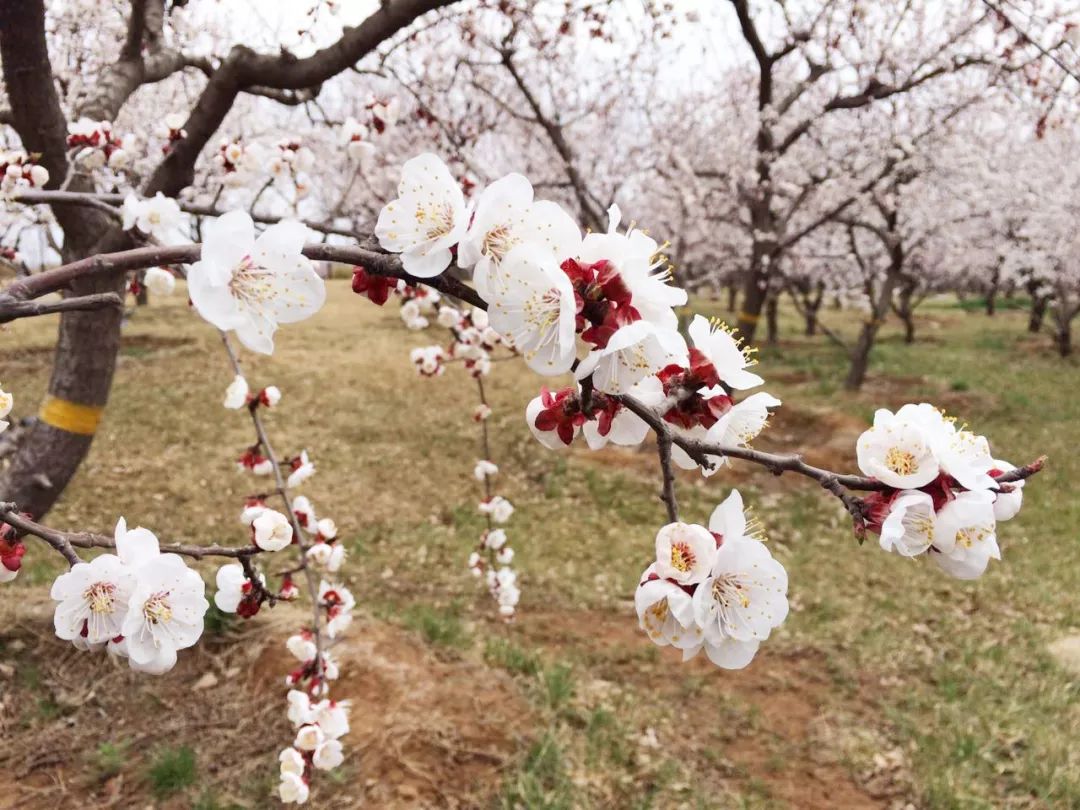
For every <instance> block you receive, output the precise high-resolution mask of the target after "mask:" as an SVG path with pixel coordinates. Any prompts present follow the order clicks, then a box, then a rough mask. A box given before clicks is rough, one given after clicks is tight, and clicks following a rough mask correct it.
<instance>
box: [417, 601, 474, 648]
mask: <svg viewBox="0 0 1080 810" xmlns="http://www.w3.org/2000/svg"><path fill="white" fill-rule="evenodd" d="M405 626H406V627H409V628H411V629H412V630H416V631H417V632H419V633H420V635H422V636H423V637H424V640H425V641H426V642H427V643H428V644H432V645H435V646H437V647H456V648H461V647H464V646H466V644H467V643H468V634H467V632H466V631H465V627H464V625H463V624H462V622H461V615H460V608H459V607H456V606H452V607H449V608H442V609H440V608H437V607H432V606H430V605H424V604H417V605H413V606H412V607H410V608H409V609H408V610H407V611H406V613H405Z"/></svg>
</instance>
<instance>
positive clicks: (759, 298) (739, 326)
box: [736, 245, 769, 346]
mask: <svg viewBox="0 0 1080 810" xmlns="http://www.w3.org/2000/svg"><path fill="white" fill-rule="evenodd" d="M768 295H769V278H768V276H767V275H766V273H765V272H764V270H763V269H762V265H761V256H760V255H759V253H758V247H757V245H755V246H754V253H753V255H752V256H751V260H750V270H749V272H747V274H746V281H745V282H744V283H743V300H742V309H740V310H739V316H738V320H737V321H736V332H737V333H738V336H739V337H741V338H742V339H743V342H744V344H745V345H747V346H749V345H751V344H753V342H754V335H755V334H757V325H758V321H760V320H761V311H762V310H763V309H764V308H765V299H766V298H768Z"/></svg>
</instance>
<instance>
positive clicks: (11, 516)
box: [0, 503, 262, 565]
mask: <svg viewBox="0 0 1080 810" xmlns="http://www.w3.org/2000/svg"><path fill="white" fill-rule="evenodd" d="M0 522H3V523H7V524H8V525H9V526H12V527H14V528H15V529H16V530H17V531H19V532H20V533H22V534H29V535H31V536H33V537H37V538H38V539H39V540H44V541H45V542H46V543H48V544H49V545H50V546H52V547H53V548H55V549H56V550H57V551H59V552H60V553H61V554H62V555H63V556H64V559H66V560H67V561H68V563H69V564H71V565H75V564H76V563H80V562H82V559H81V558H80V557H79V556H78V554H76V552H75V549H76V548H85V549H91V548H101V549H112V550H115V549H116V541H115V540H114V539H113V538H112V537H109V536H107V535H104V534H95V533H93V532H64V531H60V530H58V529H52V528H50V527H48V526H44V525H42V524H40V523H38V522H36V521H34V520H31V519H29V518H27V517H24V516H23V515H22V514H20V512H19V507H18V505H17V504H14V503H0ZM161 551H162V553H164V554H180V555H182V556H184V557H192V558H194V559H203V558H204V557H230V558H232V559H239V560H243V559H244V558H247V557H252V556H254V555H255V554H260V553H262V549H260V548H258V547H257V546H240V547H231V546H186V545H181V544H179V543H172V544H169V543H166V544H163V545H162V546H161Z"/></svg>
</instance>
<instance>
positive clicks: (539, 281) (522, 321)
mask: <svg viewBox="0 0 1080 810" xmlns="http://www.w3.org/2000/svg"><path fill="white" fill-rule="evenodd" d="M500 267H501V272H502V273H503V274H504V280H505V284H499V285H495V286H493V287H492V288H491V290H490V291H489V293H490V296H491V298H490V300H489V303H490V308H489V309H488V319H489V321H490V324H491V328H492V329H494V330H495V331H496V332H498V333H499V334H500V335H501V336H502V337H504V338H506V339H508V340H509V341H510V342H511V344H512V345H513V346H514V348H516V349H517V350H518V351H519V352H521V354H522V355H523V356H524V358H525V362H526V364H527V365H528V366H529V368H531V369H532V370H533V371H535V372H536V373H537V374H543V375H546V376H552V375H556V374H563V373H565V372H566V371H568V370H569V369H570V366H571V365H572V364H573V362H574V356H575V349H576V345H575V339H574V335H575V328H576V304H575V301H574V288H573V286H572V285H571V283H570V279H569V278H568V277H567V275H566V273H564V272H563V271H562V269H561V268H560V267H559V265H558V262H557V261H556V260H555V257H554V256H553V255H552V254H551V253H550V252H549V251H547V250H546V249H544V248H541V247H539V246H537V245H534V244H525V245H519V246H518V247H515V248H514V249H513V250H511V251H510V253H509V254H507V256H506V257H505V258H504V259H503V260H502V263H501V265H500Z"/></svg>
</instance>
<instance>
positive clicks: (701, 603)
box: [375, 154, 1020, 668]
mask: <svg viewBox="0 0 1080 810" xmlns="http://www.w3.org/2000/svg"><path fill="white" fill-rule="evenodd" d="M608 213H609V224H608V229H607V232H605V233H588V234H586V235H584V236H583V235H582V233H581V230H580V229H579V228H578V226H577V224H576V223H575V222H574V221H573V220H572V219H571V217H570V216H569V215H568V214H567V213H566V212H565V211H564V210H563V209H562V208H560V207H559V206H558V205H556V204H555V203H551V202H546V201H537V200H535V199H534V197H533V189H532V186H531V185H530V184H529V182H528V180H527V179H526V178H524V177H522V176H521V175H517V174H511V175H507V176H506V177H503V178H501V179H499V180H496V181H495V182H493V183H492V184H491V185H490V186H488V187H487V188H486V189H484V190H483V191H482V192H481V193H480V195H479V196H478V197H477V199H476V201H475V204H467V203H466V196H465V194H464V193H463V191H462V188H461V186H460V185H459V184H458V183H457V182H455V180H454V178H453V177H452V176H451V174H450V171H449V169H447V167H446V166H445V165H444V164H443V163H442V161H440V160H439V159H438V158H437V157H436V156H434V155H431V154H424V155H420V156H419V157H416V158H414V159H412V160H410V161H408V162H407V163H406V164H405V166H404V167H403V170H402V177H401V182H400V183H399V186H398V197H397V199H395V200H393V201H391V202H390V203H388V204H387V205H386V206H385V207H384V208H383V210H382V212H381V213H380V216H379V221H378V224H377V225H376V229H375V233H376V236H377V237H378V238H379V241H380V243H381V245H382V246H383V247H384V248H385V249H387V250H389V251H391V252H395V253H400V254H401V261H402V264H403V266H404V268H405V270H406V271H407V272H409V273H411V274H412V275H414V276H417V277H419V278H431V277H434V276H436V275H439V274H440V273H442V272H443V271H445V270H446V268H447V267H448V266H449V265H450V264H451V263H452V262H454V261H455V260H456V263H457V265H458V266H459V267H460V268H462V269H464V270H471V272H472V281H473V285H474V287H475V289H476V291H477V293H478V294H479V295H480V296H481V297H482V298H483V299H484V301H485V302H486V303H487V305H488V316H489V317H488V325H489V327H490V328H491V329H492V330H493V331H494V332H496V333H497V334H499V335H501V336H502V340H503V342H504V343H505V344H506V345H509V346H512V347H513V348H514V349H515V350H516V351H517V352H518V353H520V354H521V355H522V357H523V358H524V360H525V362H526V363H527V364H528V366H529V367H530V368H531V369H532V370H533V371H535V372H537V373H539V374H541V375H544V376H557V375H562V374H566V373H569V372H572V373H573V375H574V378H575V382H574V385H572V386H571V387H567V388H563V389H561V390H555V391H552V390H548V389H547V388H543V389H542V390H541V392H540V395H539V396H538V397H536V398H535V399H533V400H532V401H531V402H530V403H529V404H528V405H527V407H526V409H525V416H526V421H527V423H528V426H529V429H530V430H531V431H532V433H533V435H534V436H535V437H536V438H537V439H538V440H539V441H540V442H541V443H542V444H543V445H545V446H546V447H549V448H559V447H565V446H567V445H569V444H571V443H572V442H573V440H574V438H575V437H576V436H577V435H578V434H579V433H582V432H583V433H584V434H585V439H586V443H587V444H588V445H589V447H590V448H593V449H596V448H599V447H602V446H604V445H605V444H607V443H608V442H612V443H614V444H620V445H637V444H640V443H641V442H643V441H644V440H645V439H646V437H647V436H648V434H649V432H650V426H651V425H650V421H649V420H651V421H652V424H653V425H656V424H662V425H663V428H662V429H663V433H664V438H665V441H666V443H667V444H666V448H667V450H666V451H665V446H663V445H662V446H661V448H660V450H661V463H662V464H664V465H667V464H670V463H674V464H676V465H678V466H680V467H683V468H685V469H701V471H702V472H703V473H704V474H706V475H710V474H712V473H714V472H715V471H716V470H717V469H719V468H720V467H721V466H722V465H723V464H724V463H725V462H726V460H727V458H728V455H729V454H730V453H736V452H738V453H739V454H745V453H749V452H751V451H750V449H749V448H750V443H751V442H752V441H753V440H754V439H755V438H756V437H757V436H758V435H759V434H760V433H761V431H762V430H763V429H764V428H765V427H766V425H767V424H768V421H769V418H770V413H771V409H773V408H776V407H777V406H779V405H780V404H781V403H780V400H779V399H777V398H776V397H774V396H772V395H771V394H768V393H765V392H756V393H753V394H750V395H748V396H745V397H743V398H741V399H740V400H738V401H736V399H735V397H734V394H735V392H737V391H746V390H748V389H753V388H756V387H758V386H760V385H762V384H763V382H764V381H763V380H762V378H761V377H759V376H758V375H757V374H755V373H753V372H752V371H751V370H750V368H751V367H752V366H753V365H754V364H755V362H756V361H755V360H754V359H753V350H752V349H750V348H748V347H746V346H744V345H743V344H742V342H741V340H739V339H737V338H736V337H735V335H734V334H733V333H732V330H730V329H729V328H728V327H726V326H725V325H724V324H722V323H718V322H710V321H709V320H707V319H706V318H704V317H702V316H700V315H696V316H694V317H693V318H692V320H691V321H690V323H689V325H688V327H687V328H686V332H685V336H684V334H683V333H681V332H680V331H679V318H678V315H677V314H676V312H675V308H676V307H679V306H682V305H684V304H686V303H687V295H686V292H685V291H684V290H682V289H679V288H678V287H676V286H674V285H672V284H671V283H670V281H671V272H670V269H669V268H668V266H667V261H666V258H665V257H664V255H663V253H662V250H663V246H661V245H659V244H658V243H657V242H656V241H655V240H654V239H652V238H651V237H650V236H649V235H648V234H646V233H645V232H643V231H641V230H639V229H636V228H635V227H634V226H633V225H631V226H630V227H629V228H627V229H626V230H625V231H620V230H619V223H620V219H621V214H620V211H619V209H618V207H617V206H612V207H611V209H610V210H609V212H608ZM421 317H423V312H422V310H420V309H419V307H418V308H417V311H416V312H413V313H409V315H408V317H406V322H407V323H408V322H410V321H415V322H417V323H416V325H417V326H418V327H421V326H423V325H426V324H421V323H419V322H418V319H419V318H421ZM413 361H414V363H415V364H416V365H417V368H418V371H419V372H420V373H421V374H423V375H425V376H437V375H438V374H441V373H442V365H443V364H444V363H445V362H446V361H447V354H446V352H444V351H443V350H442V349H441V347H428V348H425V349H418V350H416V351H414V355H413ZM485 404H486V403H485ZM646 415H647V416H649V420H647V419H646V418H644V416H646ZM478 418H479V419H483V418H484V414H483V412H478ZM657 432H658V433H659V432H660V429H659V428H658V429H657ZM665 452H669V453H670V457H669V458H665ZM858 456H859V464H860V467H861V468H862V470H863V472H864V473H865V474H866V475H867V476H870V477H871V478H872V479H874V483H880V484H881V485H883V486H884V489H883V490H882V491H876V492H874V493H873V494H872V495H871V496H869V497H867V498H866V499H865V500H863V501H859V504H860V505H859V506H858V507H857V508H858V509H860V510H863V511H865V512H867V513H868V514H869V516H870V517H869V520H868V521H867V527H868V528H870V529H871V530H874V531H879V532H880V533H881V543H882V546H883V547H884V548H886V549H888V550H895V551H897V552H899V553H901V554H904V555H906V556H915V555H917V554H921V553H924V552H926V553H929V554H931V556H933V557H934V559H935V560H936V561H937V563H938V565H940V566H941V567H942V568H943V569H945V570H946V571H948V572H949V573H952V574H954V575H955V576H959V577H966V578H971V577H974V576H978V575H979V574H981V573H982V571H983V570H985V568H986V563H987V561H988V560H989V559H990V558H991V557H997V556H998V548H997V543H996V538H995V534H994V531H995V523H994V521H995V519H1005V518H1006V517H1009V516H1011V515H1012V514H1014V513H1015V511H1016V510H1017V509H1018V508H1019V499H1020V493H1019V485H1012V484H1004V485H1001V486H999V484H998V483H997V482H996V480H995V478H996V477H999V476H1000V475H1001V474H1002V473H1003V472H1005V471H1007V470H1009V469H1011V466H1010V465H1008V464H1006V463H1004V462H999V461H994V460H993V459H992V457H991V456H990V453H989V448H988V445H987V442H986V440H985V439H984V438H982V437H979V436H975V435H974V434H972V433H970V432H969V431H966V430H963V429H957V428H956V427H955V426H954V425H953V424H952V422H951V421H949V420H947V419H945V418H944V417H942V415H941V414H940V413H938V412H937V411H936V410H934V409H933V408H932V407H931V406H929V405H921V406H907V407H906V408H904V409H901V411H900V412H899V413H898V414H896V415H895V416H894V415H893V414H891V413H889V412H888V411H880V412H879V413H878V416H877V418H876V420H875V424H874V427H873V428H871V430H869V431H867V433H866V434H864V435H863V436H862V437H861V438H860V440H859V444H858ZM665 500H667V498H666V497H665ZM492 502H494V499H492ZM667 502H668V506H669V514H670V515H671V517H672V519H673V522H672V523H670V524H669V525H668V526H666V527H664V528H663V529H662V530H661V531H660V533H659V535H658V537H657V555H658V557H657V562H656V563H655V564H654V565H653V566H650V568H649V569H648V570H647V571H646V573H645V575H644V577H643V579H642V583H641V586H640V588H639V589H638V593H637V602H638V613H639V617H640V619H641V624H642V627H643V628H644V629H645V630H646V631H647V632H648V633H649V635H650V637H651V638H653V640H654V641H656V642H657V643H660V644H672V645H674V646H676V647H678V648H680V649H682V650H684V654H685V655H686V656H687V657H689V656H691V655H693V654H695V653H696V652H697V651H698V650H701V649H704V650H705V651H706V655H707V656H708V657H709V658H710V660H712V661H713V662H714V663H716V664H717V665H719V666H722V667H728V668H736V667H742V666H745V665H746V664H747V663H748V662H749V661H750V659H751V658H752V657H753V655H754V652H755V651H756V649H757V646H758V644H759V643H760V642H761V641H762V640H764V639H765V638H767V637H768V635H769V632H770V631H771V629H772V628H774V627H776V626H777V625H779V624H780V622H782V621H783V619H784V617H785V616H786V613H787V601H786V590H787V577H786V574H785V573H784V571H783V567H782V566H780V564H779V563H777V562H776V561H775V560H773V559H772V557H771V555H770V554H769V553H768V550H767V549H766V548H765V546H764V545H763V544H762V543H761V542H760V541H758V540H756V539H753V538H750V537H748V536H747V535H746V533H745V526H746V521H745V517H744V514H743V510H742V501H741V498H740V497H739V495H738V493H737V492H736V493H733V494H732V496H731V497H729V499H728V500H726V501H725V502H724V504H722V505H721V506H720V507H718V508H717V511H716V512H715V513H714V515H713V520H712V521H711V523H710V526H709V528H708V529H705V528H704V527H701V526H696V525H692V524H684V523H681V522H679V521H678V519H677V512H676V509H675V505H674V501H673V500H668V501H667ZM488 508H490V509H492V510H494V509H495V507H494V506H489V507H488ZM995 512H996V518H995ZM860 514H861V512H860ZM478 560H479V555H474V560H473V561H474V562H476V561H478ZM489 579H493V581H494V584H495V585H496V586H497V585H498V575H497V574H493V573H492V572H489ZM511 584H513V578H511Z"/></svg>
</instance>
